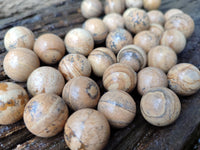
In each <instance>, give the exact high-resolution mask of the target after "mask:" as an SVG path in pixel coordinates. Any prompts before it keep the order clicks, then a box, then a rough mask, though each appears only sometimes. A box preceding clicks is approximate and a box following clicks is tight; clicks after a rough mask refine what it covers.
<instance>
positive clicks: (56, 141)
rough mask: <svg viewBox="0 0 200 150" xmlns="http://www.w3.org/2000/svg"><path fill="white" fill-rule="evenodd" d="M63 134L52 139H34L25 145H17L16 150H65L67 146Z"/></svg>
mask: <svg viewBox="0 0 200 150" xmlns="http://www.w3.org/2000/svg"><path fill="white" fill-rule="evenodd" d="M63 134H64V133H63V132H61V133H60V134H58V135H56V136H54V137H51V138H39V137H34V138H32V139H30V140H28V141H26V142H24V143H23V144H19V145H17V147H16V148H15V150H27V149H29V150H36V149H40V150H46V149H48V150H56V149H57V150H58V149H59V150H64V149H67V146H66V144H65V141H64V138H63Z"/></svg>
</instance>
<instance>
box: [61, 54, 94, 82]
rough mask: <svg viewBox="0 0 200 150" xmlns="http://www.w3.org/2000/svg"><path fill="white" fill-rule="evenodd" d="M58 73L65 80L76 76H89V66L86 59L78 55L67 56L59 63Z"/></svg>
mask: <svg viewBox="0 0 200 150" xmlns="http://www.w3.org/2000/svg"><path fill="white" fill-rule="evenodd" d="M58 69H59V71H60V72H61V73H62V75H63V76H64V77H65V79H66V80H70V79H72V78H74V77H78V76H87V77H89V76H90V74H91V65H90V62H89V61H88V59H87V58H86V57H85V56H83V55H80V54H68V55H66V56H65V57H63V59H62V60H61V61H60V63H59V66H58Z"/></svg>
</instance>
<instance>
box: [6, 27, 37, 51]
mask: <svg viewBox="0 0 200 150" xmlns="http://www.w3.org/2000/svg"><path fill="white" fill-rule="evenodd" d="M34 42H35V36H34V34H33V32H32V31H31V30H29V29H28V28H26V27H23V26H16V27H12V28H11V29H9V30H8V31H7V33H6V34H5V37H4V46H5V48H6V50H7V51H9V50H12V49H15V48H18V47H22V48H28V49H31V50H32V49H33V45H34Z"/></svg>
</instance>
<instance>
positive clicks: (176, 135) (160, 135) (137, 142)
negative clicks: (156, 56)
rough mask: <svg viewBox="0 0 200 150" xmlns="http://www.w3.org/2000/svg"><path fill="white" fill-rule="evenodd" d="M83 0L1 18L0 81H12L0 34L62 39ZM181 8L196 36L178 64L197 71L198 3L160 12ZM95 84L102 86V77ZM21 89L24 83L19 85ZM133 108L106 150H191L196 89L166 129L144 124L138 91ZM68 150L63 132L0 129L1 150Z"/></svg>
mask: <svg viewBox="0 0 200 150" xmlns="http://www.w3.org/2000/svg"><path fill="white" fill-rule="evenodd" d="M80 2H81V0H70V1H66V2H63V3H59V4H56V5H53V6H51V7H49V8H46V9H43V10H41V11H38V12H27V13H24V14H21V15H18V16H15V17H10V18H6V19H2V20H0V81H12V80H10V79H8V78H7V76H6V75H5V73H4V71H3V68H2V61H3V58H4V56H5V54H6V53H5V49H4V46H3V36H4V35H5V33H6V31H7V30H8V29H9V28H10V27H12V26H16V25H23V26H26V27H28V28H30V29H31V30H32V31H33V32H34V33H35V35H36V37H38V35H40V34H41V33H45V32H53V33H56V34H57V35H59V36H60V37H61V38H64V35H65V34H66V33H67V32H68V31H69V30H70V29H71V28H73V27H79V26H81V24H82V22H83V21H84V18H83V17H82V16H81V14H80V9H79V7H80ZM169 8H180V9H182V10H183V11H184V12H185V13H188V14H189V15H191V16H192V18H193V19H194V21H195V25H196V27H195V32H194V34H193V35H192V37H191V38H190V39H188V42H187V47H186V48H185V49H184V51H183V52H182V53H181V54H179V56H178V58H179V62H189V63H192V64H194V65H196V66H197V67H198V68H200V30H199V28H200V16H199V15H198V14H199V10H200V0H185V1H183V0H182V1H172V0H164V1H163V4H162V6H161V8H160V9H161V10H162V11H163V12H165V11H166V10H168V9H169ZM93 78H95V77H93ZM97 83H98V84H99V85H100V87H101V92H102V93H103V91H104V89H103V88H102V82H101V78H98V81H97ZM21 85H23V86H24V87H26V85H25V84H24V83H22V84H21ZM131 95H132V96H133V98H134V99H135V101H136V104H137V115H136V118H135V119H134V121H133V122H132V123H131V124H130V125H129V126H128V127H126V128H124V129H120V130H117V129H112V131H111V132H112V134H111V138H110V141H109V143H108V145H107V147H106V148H105V150H116V149H117V150H125V149H139V150H143V149H154V150H157V149H159V150H162V149H170V150H181V149H190V148H191V147H192V146H193V144H194V142H195V141H196V139H197V138H198V137H199V136H200V117H199V116H200V109H199V108H200V101H199V100H200V91H199V92H198V93H196V94H195V95H192V96H189V97H180V99H181V102H182V111H181V115H180V117H179V119H178V120H177V121H176V122H175V123H174V124H172V125H170V126H167V127H154V126H152V125H150V124H148V123H147V122H146V121H145V120H144V119H143V118H142V116H141V114H140V111H139V101H140V98H141V97H140V96H139V95H138V94H137V92H136V91H133V92H132V93H131ZM11 148H16V149H20V150H21V149H41V150H42V149H66V148H67V147H66V144H65V142H64V138H63V132H61V133H60V134H58V135H56V136H54V137H52V138H38V137H35V136H34V135H32V134H31V133H30V132H29V131H28V130H27V129H26V128H25V126H24V123H23V120H21V121H19V122H17V123H16V124H14V125H9V126H0V149H11Z"/></svg>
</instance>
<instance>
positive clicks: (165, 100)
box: [140, 87, 181, 126]
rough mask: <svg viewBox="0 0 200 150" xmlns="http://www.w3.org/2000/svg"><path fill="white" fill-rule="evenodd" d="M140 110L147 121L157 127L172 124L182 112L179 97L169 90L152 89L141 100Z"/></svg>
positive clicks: (161, 88)
mask: <svg viewBox="0 0 200 150" xmlns="http://www.w3.org/2000/svg"><path fill="white" fill-rule="evenodd" d="M140 110H141V113H142V115H143V117H144V118H145V120H146V121H148V122H149V123H151V124H152V125H155V126H167V125H170V124H172V123H173V122H174V121H175V120H176V119H177V118H178V117H179V114H180V111H181V103H180V100H179V98H178V96H177V95H176V94H175V93H174V92H173V91H171V90H170V89H168V88H164V87H157V88H152V89H150V90H149V91H148V92H147V93H146V94H145V95H144V96H143V97H142V99H141V102H140Z"/></svg>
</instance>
